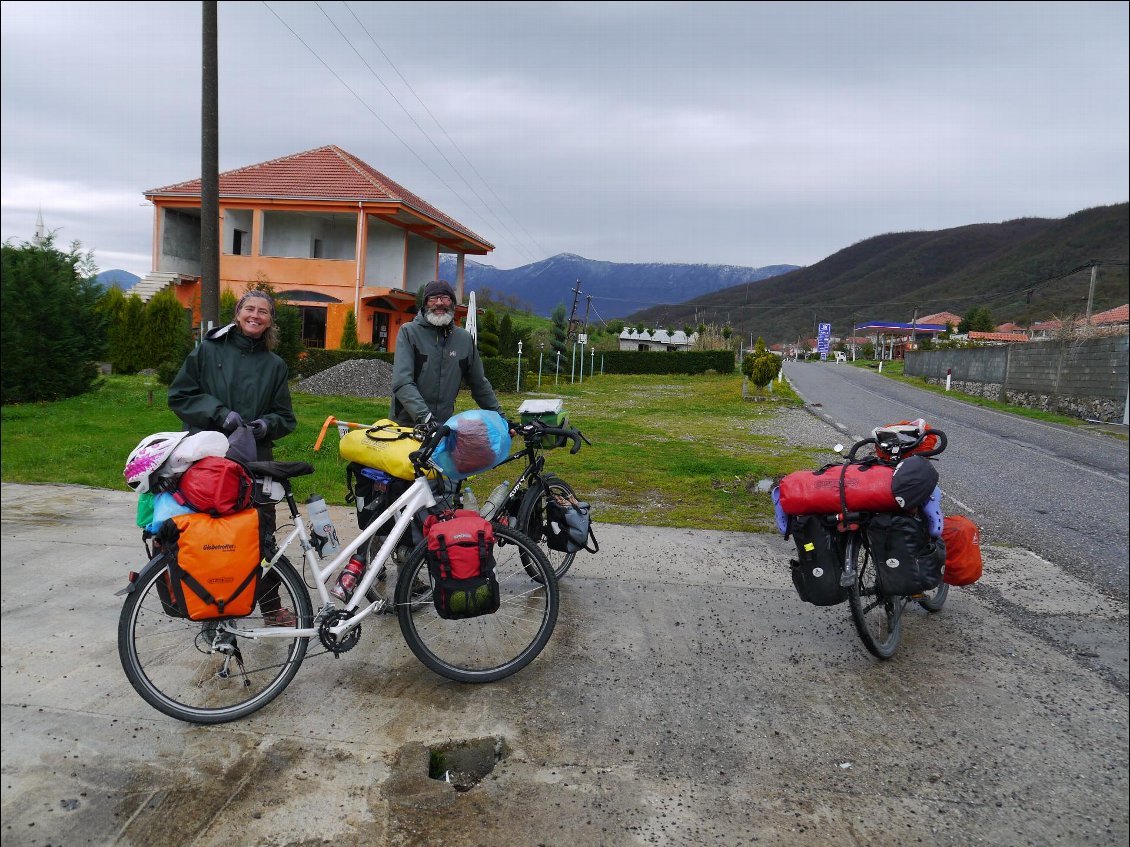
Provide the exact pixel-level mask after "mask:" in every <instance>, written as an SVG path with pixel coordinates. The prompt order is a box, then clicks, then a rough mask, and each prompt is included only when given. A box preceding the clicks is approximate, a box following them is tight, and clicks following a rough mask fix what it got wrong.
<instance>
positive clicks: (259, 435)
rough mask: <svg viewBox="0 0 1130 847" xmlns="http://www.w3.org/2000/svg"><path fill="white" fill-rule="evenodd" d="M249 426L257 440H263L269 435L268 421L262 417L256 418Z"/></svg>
mask: <svg viewBox="0 0 1130 847" xmlns="http://www.w3.org/2000/svg"><path fill="white" fill-rule="evenodd" d="M248 426H249V427H250V428H251V434H252V435H254V436H255V440H256V441H262V440H263V439H264V438H266V437H267V422H266V421H265V420H263V419H262V418H256V419H255V420H253V421H252V422H251V423H249V424H248Z"/></svg>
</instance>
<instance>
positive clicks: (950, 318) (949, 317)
mask: <svg viewBox="0 0 1130 847" xmlns="http://www.w3.org/2000/svg"><path fill="white" fill-rule="evenodd" d="M918 323H920V324H941V325H942V326H945V325H946V324H947V323H951V324H953V325H954V326H955V327H956V326H957V325H958V324H959V323H961V315H955V314H954V313H953V312H938V313H937V314H934V315H926V317H924V318H919V319H918Z"/></svg>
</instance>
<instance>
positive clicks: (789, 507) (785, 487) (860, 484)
mask: <svg viewBox="0 0 1130 847" xmlns="http://www.w3.org/2000/svg"><path fill="white" fill-rule="evenodd" d="M841 476H842V477H843V490H844V497H845V498H846V500H847V511H849V512H900V511H902V509H901V507H900V506H899V504H898V503H897V502H896V501H895V497H894V494H892V493H891V477H892V476H894V469H893V468H889V467H887V466H886V465H875V464H868V465H828V466H827V467H824V468H821V469H820V470H818V471H795V472H793V473H791V474H789V475H788V476H786V477H785V478H784V479H782V480H781V485H780V489H781V510H782V511H783V512H784V513H785V514H786V515H836V514H839V513H840V512H842V511H844V506H843V503H842V501H841V500H840V480H841Z"/></svg>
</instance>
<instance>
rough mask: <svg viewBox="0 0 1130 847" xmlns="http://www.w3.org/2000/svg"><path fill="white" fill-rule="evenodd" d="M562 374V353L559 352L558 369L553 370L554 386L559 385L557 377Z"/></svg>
mask: <svg viewBox="0 0 1130 847" xmlns="http://www.w3.org/2000/svg"><path fill="white" fill-rule="evenodd" d="M560 373H561V351H560V350H558V351H557V367H556V368H554V370H553V384H554V385H555V386H556V385H557V377H558V375H559V374H560Z"/></svg>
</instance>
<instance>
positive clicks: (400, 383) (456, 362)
mask: <svg viewBox="0 0 1130 847" xmlns="http://www.w3.org/2000/svg"><path fill="white" fill-rule="evenodd" d="M463 382H466V383H467V387H468V388H470V389H471V397H472V398H474V400H475V403H477V404H478V406H479V408H480V409H489V410H490V411H493V412H498V413H499V414H500V415H501V414H502V407H501V406H499V405H498V398H497V397H496V396H495V394H494V388H492V387H491V384H490V381H489V380H488V379H487V378H486V374H485V373H484V372H483V360H482V359H481V358H480V357H479V351H478V348H477V347H476V346H475V339H474V338H472V337H471V333H469V332H467V330H465V329H460V328H459V327H457V326H455V325H454V324H449V325H448V326H445V327H438V326H432V325H431V324H430V323H428V321H427V318H426V317H425V316H424V313H423V311H421V312H420V313H419V314H417V315H416V317H415V319H414V320H413V321H412V322H411V323H406V324H404V325H403V326H401V327H400V331H399V332H398V333H397V336H396V354H395V356H394V357H393V360H392V407H391V410H390V412H389V416H390V417H391V418H392V419H393V420H395V421H396V422H397V423H399V424H400V425H401V426H415V425H416V424H418V423H423V421H424V419H425V418H427V416H428V412H431V413H432V414H433V415H434V416H435V418H436V419H437V421H438V422H439V423H441V424H442V423H443V422H444V421H446V420H447V419H448V418H450V417H451V416H452V415H453V414H454V413H455V398H456V395H458V394H459V386H460V384H461V383H463Z"/></svg>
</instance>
